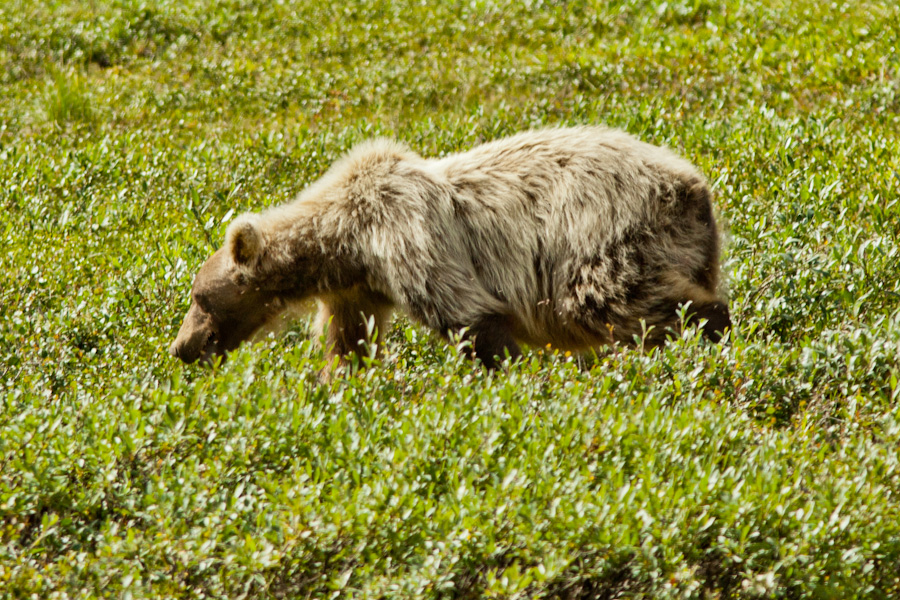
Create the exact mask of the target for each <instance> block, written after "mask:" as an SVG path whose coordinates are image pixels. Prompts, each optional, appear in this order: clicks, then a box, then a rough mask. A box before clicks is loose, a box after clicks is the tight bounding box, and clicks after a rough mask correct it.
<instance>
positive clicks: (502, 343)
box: [464, 315, 522, 370]
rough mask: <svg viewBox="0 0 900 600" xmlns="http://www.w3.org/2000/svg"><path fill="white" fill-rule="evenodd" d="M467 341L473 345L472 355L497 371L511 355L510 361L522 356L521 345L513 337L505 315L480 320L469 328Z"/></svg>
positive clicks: (466, 336) (466, 335)
mask: <svg viewBox="0 0 900 600" xmlns="http://www.w3.org/2000/svg"><path fill="white" fill-rule="evenodd" d="M464 338H465V339H467V340H469V341H470V343H471V344H472V347H471V351H470V354H471V356H472V357H473V358H477V359H478V360H480V361H481V364H483V365H484V366H485V367H487V368H488V369H491V370H493V369H496V368H497V367H498V366H500V363H501V362H502V361H503V359H504V358H506V355H507V353H508V354H509V358H510V360H515V359H517V358H519V357H520V356H521V355H522V351H521V349H520V348H519V344H518V343H516V340H515V338H513V335H512V328H511V327H510V323H509V318H508V317H506V316H503V315H490V316H487V317H483V318H481V319H479V321H478V322H477V323H476V324H475V325H473V326H471V327H469V330H468V331H467V332H466V334H465V336H464Z"/></svg>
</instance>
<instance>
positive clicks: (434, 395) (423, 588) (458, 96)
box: [0, 0, 900, 598]
mask: <svg viewBox="0 0 900 600" xmlns="http://www.w3.org/2000/svg"><path fill="white" fill-rule="evenodd" d="M427 4H428V5H424V6H423V5H422V4H420V3H415V4H414V3H401V2H374V3H373V2H353V1H351V2H346V1H344V2H334V3H297V4H295V5H294V4H279V3H272V2H256V1H253V0H247V1H223V2H213V1H211V0H194V1H191V2H187V3H185V2H178V3H175V2H167V1H161V2H146V3H140V4H134V3H129V2H115V3H77V2H70V3H63V4H59V3H51V2H43V1H40V2H32V1H29V2H21V1H13V2H6V3H4V5H3V7H2V8H0V63H2V69H0V85H2V94H3V96H2V98H3V101H2V102H0V239H2V241H3V249H2V250H0V398H2V405H0V407H2V408H0V590H2V591H0V595H4V596H8V597H28V596H31V595H35V596H37V597H46V598H51V597H90V596H120V595H121V596H123V597H125V596H131V597H191V598H195V597H204V596H205V597H237V596H241V595H242V594H247V595H249V596H251V597H307V596H309V597H313V596H314V597H323V596H328V595H332V594H336V595H341V594H342V593H343V594H345V595H351V594H353V595H358V596H369V597H398V598H418V597H438V596H441V595H453V594H455V595H458V596H463V597H483V596H497V597H513V596H516V595H519V596H544V597H604V596H605V597H617V596H616V595H618V597H635V596H641V595H643V596H644V597H653V598H695V597H696V598H702V597H707V598H709V597H712V598H715V597H720V598H726V597H747V598H752V597H777V598H781V597H791V598H829V597H833V598H852V597H859V598H890V597H896V596H898V595H900V575H898V573H900V465H898V458H897V452H896V449H897V447H898V443H900V408H898V399H900V383H898V379H900V365H898V355H900V347H898V345H900V309H898V307H900V283H898V282H900V226H898V223H900V201H898V189H900V174H898V173H900V158H898V157H900V140H898V134H897V132H898V131H900V118H898V113H900V58H898V56H900V52H898V51H897V49H898V48H900V9H898V8H897V7H896V6H894V4H893V3H889V2H859V3H845V4H840V3H832V4H827V3H820V2H813V1H809V0H800V1H798V2H791V3H781V2H753V1H749V0H729V1H728V2H725V3H707V2H641V1H628V2H613V3H608V4H607V3H604V4H600V3H588V2H534V3H518V2H472V3H441V4H440V5H438V6H431V5H430V4H431V3H427ZM580 123H603V124H606V125H611V126H616V127H621V128H623V129H625V130H627V131H629V132H631V133H633V134H635V135H637V136H639V137H641V138H642V139H645V140H646V141H648V142H652V143H656V144H666V145H669V146H671V147H672V148H673V149H675V150H676V151H677V152H678V153H680V154H682V155H684V156H686V157H687V158H688V159H689V160H691V161H692V162H694V163H695V164H697V165H698V166H699V167H700V168H701V170H703V171H704V173H706V175H707V176H708V177H709V180H710V182H711V183H712V186H713V188H714V192H715V195H716V204H717V207H718V210H719V214H720V218H721V221H722V223H723V226H724V227H725V228H726V229H727V232H728V234H727V236H726V243H725V250H724V263H723V272H724V274H725V275H726V277H727V278H728V288H729V295H730V306H731V309H732V314H733V317H734V321H735V325H736V327H735V330H734V332H733V334H732V336H731V338H730V339H729V340H727V341H726V343H723V344H720V345H710V344H706V343H703V342H702V341H701V340H700V339H698V338H695V337H690V336H688V337H685V338H683V339H679V340H675V341H674V342H673V343H671V344H669V345H668V346H667V347H666V348H665V349H663V350H662V351H654V352H640V351H632V350H615V349H614V350H611V351H608V352H603V353H600V354H598V355H597V356H589V357H587V358H585V359H576V358H574V357H571V356H567V355H565V354H564V353H559V352H555V351H554V350H553V349H549V350H548V349H534V348H532V349H529V350H528V351H527V353H526V356H525V360H523V361H522V362H521V363H520V364H517V365H515V366H513V367H512V368H509V369H501V370H498V371H497V372H495V373H485V372H477V373H473V372H472V369H471V366H470V364H469V363H468V362H467V361H466V359H465V356H464V353H463V352H460V351H458V349H456V348H455V347H454V346H453V345H449V346H448V345H446V344H444V343H443V342H441V341H439V340H434V339H433V338H432V337H430V336H429V335H428V334H427V333H426V332H425V331H424V330H422V329H420V328H418V327H414V326H411V325H409V323H407V322H405V321H403V320H401V321H399V322H397V323H396V324H395V325H394V327H393V328H392V330H391V331H390V332H387V335H386V336H385V338H386V339H385V340H384V346H385V348H384V350H385V351H384V353H383V355H382V356H381V357H380V358H379V359H377V360H372V361H368V362H371V363H372V365H370V366H371V368H369V369H366V370H365V371H364V372H363V373H361V374H357V375H348V376H346V377H339V378H336V379H335V380H334V381H331V382H330V383H327V384H323V383H320V382H319V380H318V378H317V375H316V374H317V373H318V372H319V371H320V370H321V368H322V367H323V365H322V361H323V358H322V356H321V354H320V353H319V351H317V350H316V349H315V347H314V345H313V344H311V343H310V342H309V341H308V340H307V336H306V327H307V322H306V321H301V322H300V324H298V325H297V326H296V328H295V329H294V330H293V331H291V332H289V333H288V334H287V335H286V336H285V337H283V338H280V339H277V340H269V341H266V342H263V343H262V344H257V345H248V346H246V347H242V348H241V350H239V351H238V352H236V353H234V355H233V356H232V359H231V360H230V361H229V362H228V364H227V365H225V366H224V367H223V368H220V369H217V370H209V369H203V368H200V367H196V366H192V367H184V366H182V365H181V364H180V363H179V362H178V361H176V360H175V359H172V358H171V357H169V356H168V354H167V353H166V349H167V346H168V344H169V342H170V341H171V339H172V338H173V336H174V335H175V333H176V331H177V327H178V321H179V319H180V318H181V316H182V315H183V313H184V311H185V310H186V308H187V304H188V300H189V298H188V296H187V290H188V289H189V288H190V282H191V277H192V275H193V273H194V272H196V269H197V267H198V266H199V265H200V264H201V263H202V261H203V260H204V259H205V258H206V257H207V256H208V255H209V254H210V252H211V250H213V249H214V248H215V247H216V246H217V245H219V244H221V243H222V239H223V233H224V228H225V225H226V224H227V223H228V222H229V221H230V220H231V219H232V218H233V216H234V215H235V214H239V213H240V212H242V211H244V210H259V209H260V208H263V207H266V206H271V205H273V204H278V203H282V202H285V201H287V200H289V199H290V198H292V197H293V196H294V195H295V194H296V193H297V192H299V191H300V190H301V189H303V187H304V186H305V185H306V184H308V183H309V182H311V181H313V180H315V179H316V178H317V177H318V176H320V175H321V173H322V172H323V171H324V169H325V168H327V166H328V165H329V164H331V163H332V162H333V161H334V160H335V159H336V158H337V157H338V156H340V155H341V154H342V153H343V152H344V151H345V150H346V149H347V148H349V147H351V146H352V145H353V144H355V143H356V142H358V141H360V140H363V139H366V138H369V137H372V136H374V135H389V136H392V137H396V138H399V139H401V140H403V141H405V142H406V143H408V144H409V145H410V146H411V147H412V148H413V149H415V150H416V151H418V152H420V153H422V154H424V155H432V156H434V155H441V154H444V153H448V152H454V151H457V150H461V149H465V148H469V147H471V146H473V145H475V144H476V143H478V142H481V141H485V140H489V139H495V138H497V137H500V136H503V135H508V134H510V133H513V132H515V131H519V130H521V129H523V128H528V127H537V126H545V125H562V124H580Z"/></svg>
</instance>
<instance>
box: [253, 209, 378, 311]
mask: <svg viewBox="0 0 900 600" xmlns="http://www.w3.org/2000/svg"><path fill="white" fill-rule="evenodd" d="M253 279H254V281H255V283H256V284H257V285H258V286H259V287H260V288H261V289H265V290H267V291H269V292H271V293H273V294H275V295H277V296H279V297H281V298H284V299H285V300H305V299H307V298H310V297H314V296H321V295H326V294H331V293H335V292H340V291H342V290H345V289H349V288H351V287H354V286H356V285H358V284H359V282H360V281H363V280H364V279H365V270H364V269H363V267H362V266H361V264H360V261H359V259H358V252H356V251H355V248H354V247H353V246H352V245H351V243H349V242H348V241H347V240H346V239H345V240H340V239H339V238H338V237H337V236H332V235H323V234H322V231H321V230H317V228H316V227H315V225H314V224H313V223H309V224H307V226H299V225H298V226H295V227H291V228H286V229H284V230H282V231H279V232H273V235H271V237H270V240H269V242H268V244H267V248H266V250H265V253H264V256H263V257H262V258H261V260H260V263H259V267H258V269H257V271H256V274H255V276H254V277H253Z"/></svg>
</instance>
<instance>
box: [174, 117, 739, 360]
mask: <svg viewBox="0 0 900 600" xmlns="http://www.w3.org/2000/svg"><path fill="white" fill-rule="evenodd" d="M718 284H719V231H718V229H717V227H716V221H715V219H714V216H713V210H712V206H711V203H710V191H709V188H708V186H707V183H706V180H705V179H704V177H703V176H702V175H701V174H700V173H699V172H698V170H697V169H696V168H694V167H693V166H692V165H691V164H690V163H689V162H687V161H686V160H684V159H682V158H679V157H678V156H676V155H675V154H673V153H672V152H671V151H669V150H667V149H665V148H660V147H657V146H652V145H650V144H646V143H643V142H640V141H638V140H637V139H635V138H633V137H631V136H630V135H628V134H626V133H623V132H621V131H617V130H613V129H606V128H601V127H576V128H561V129H544V130H539V131H531V132H527V133H521V134H518V135H515V136H512V137H509V138H506V139H501V140H498V141H493V142H490V143H486V144H484V145H481V146H478V147H476V148H474V149H473V150H470V151H468V152H462V153H459V154H451V155H449V156H446V157H444V158H440V159H427V158H422V157H421V156H419V155H418V154H416V153H414V152H412V151H411V150H409V149H408V148H407V147H406V146H404V145H402V144H399V143H397V142H394V141H389V140H385V139H378V140H374V141H370V142H367V143H363V144H361V145H359V146H357V147H356V148H354V149H353V150H352V151H350V152H349V153H348V154H347V155H346V156H345V157H344V158H343V159H341V160H340V161H338V162H337V163H336V164H335V165H334V166H332V167H331V169H330V170H329V171H328V172H327V173H326V174H325V175H324V176H323V177H322V178H321V179H319V180H318V181H316V182H315V183H313V184H312V185H310V186H309V187H308V188H307V189H306V190H305V191H303V192H302V193H301V194H300V196H299V197H298V198H297V199H296V200H295V201H293V202H291V203H289V204H285V205H282V206H278V207H276V208H272V209H270V210H268V211H266V212H263V213H261V214H252V213H250V214H244V215H241V216H240V217H238V218H236V219H235V220H234V221H233V222H232V223H231V224H230V226H229V227H228V230H227V233H226V236H225V245H224V246H223V247H222V248H221V249H219V250H218V251H217V252H216V253H215V254H213V255H212V257H211V258H210V259H209V260H208V261H207V262H206V264H204V265H203V267H202V268H201V269H200V272H199V273H198V275H197V277H196V279H195V280H194V286H193V290H192V304H191V306H190V309H189V310H188V313H187V316H186V317H185V319H184V323H183V325H182V326H181V330H180V331H179V332H178V337H177V339H176V340H175V342H174V343H173V344H172V347H171V350H170V351H171V353H172V354H173V355H174V356H177V357H179V358H181V359H182V360H184V361H185V362H192V361H195V360H197V359H202V360H204V361H205V362H208V361H210V360H212V359H213V358H214V357H217V356H224V355H225V353H226V352H228V351H231V350H233V349H235V348H237V346H238V345H239V344H240V343H241V342H242V341H244V340H246V339H248V338H250V337H251V336H252V335H253V334H254V333H255V332H256V331H258V330H260V329H261V328H263V327H265V326H266V325H267V324H270V323H272V322H273V321H274V320H276V319H277V318H278V317H279V315H281V314H282V313H283V312H284V311H285V309H286V308H288V307H289V306H291V305H292V304H294V303H296V302H299V301H303V300H305V299H309V298H315V299H316V300H318V306H319V308H318V317H317V319H316V321H315V330H316V332H317V333H318V334H319V335H320V336H321V335H324V336H325V337H324V339H325V343H326V345H327V352H328V353H329V356H330V357H332V358H334V357H337V358H338V359H339V361H341V362H346V360H347V358H348V356H349V355H350V354H351V353H358V352H361V351H362V348H363V347H364V346H365V344H366V343H367V342H369V341H371V340H369V339H368V338H369V336H370V333H371V332H372V331H373V329H374V331H378V332H382V333H383V332H384V331H385V326H386V322H387V319H388V318H389V316H390V314H391V311H392V310H393V309H394V308H395V307H397V308H399V309H400V310H402V311H403V312H405V313H407V314H408V315H409V316H410V317H412V318H413V319H414V320H415V321H418V322H420V323H422V324H424V325H426V326H428V327H430V328H431V329H433V330H435V331H436V332H438V333H439V334H441V335H443V336H448V335H449V334H452V333H454V332H462V335H463V337H464V339H466V340H468V341H469V342H470V344H468V345H467V346H468V347H469V351H470V352H471V354H472V355H473V356H474V357H475V358H477V359H479V360H480V361H481V362H482V363H483V364H484V365H486V366H487V367H488V368H493V367H496V366H497V364H498V360H502V359H503V358H505V357H506V356H507V355H508V356H509V357H511V358H515V357H517V356H519V355H520V350H519V343H525V344H530V345H535V346H544V345H548V344H550V345H552V346H555V347H557V348H560V349H571V350H584V349H589V348H592V347H598V346H601V345H607V344H613V343H627V344H631V343H635V342H636V341H637V342H639V343H642V344H652V345H657V344H660V343H662V342H664V341H665V338H666V335H667V334H669V333H671V331H670V330H674V331H677V330H678V328H679V327H680V326H681V324H682V321H684V319H681V318H679V315H678V311H679V307H681V306H682V305H686V304H688V303H690V304H689V305H688V308H687V312H688V313H690V317H689V318H688V319H687V320H686V321H687V322H689V323H695V324H699V325H701V327H702V333H703V334H704V335H705V336H706V337H707V338H709V339H711V340H713V341H718V340H719V338H720V337H721V336H722V334H723V332H725V330H726V329H728V328H729V327H730V325H731V320H730V316H729V312H728V307H727V305H726V303H725V302H724V301H723V300H721V299H720V298H719V296H718V295H717V292H718ZM373 326H374V327H373Z"/></svg>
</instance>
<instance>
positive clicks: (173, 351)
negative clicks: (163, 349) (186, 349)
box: [169, 342, 181, 358]
mask: <svg viewBox="0 0 900 600" xmlns="http://www.w3.org/2000/svg"><path fill="white" fill-rule="evenodd" d="M178 350H179V348H178V342H172V345H171V346H169V354H171V355H172V356H173V357H174V358H181V357H180V356H179V355H178Z"/></svg>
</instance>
